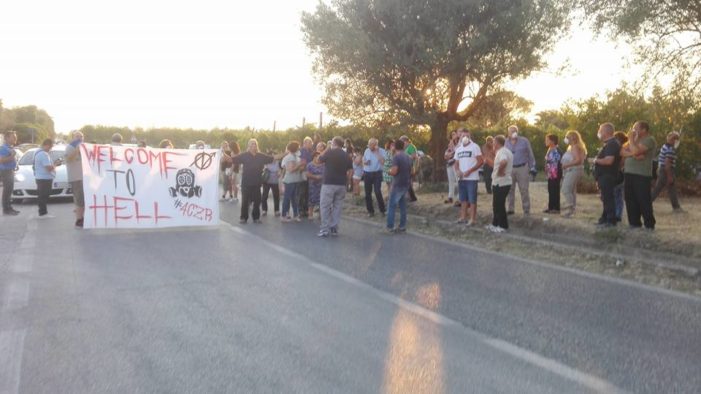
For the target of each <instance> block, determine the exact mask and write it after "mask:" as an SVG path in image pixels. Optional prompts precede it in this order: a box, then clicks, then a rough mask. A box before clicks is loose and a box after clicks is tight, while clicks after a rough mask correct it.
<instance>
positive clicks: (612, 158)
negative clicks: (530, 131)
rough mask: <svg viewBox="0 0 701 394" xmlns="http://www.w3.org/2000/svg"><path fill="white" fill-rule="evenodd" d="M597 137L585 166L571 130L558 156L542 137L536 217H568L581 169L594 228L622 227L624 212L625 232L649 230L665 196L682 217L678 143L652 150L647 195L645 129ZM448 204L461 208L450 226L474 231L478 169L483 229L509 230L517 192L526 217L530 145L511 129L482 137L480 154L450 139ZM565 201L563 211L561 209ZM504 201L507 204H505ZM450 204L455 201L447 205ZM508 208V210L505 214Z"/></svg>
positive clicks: (650, 141)
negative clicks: (595, 208) (587, 178)
mask: <svg viewBox="0 0 701 394" xmlns="http://www.w3.org/2000/svg"><path fill="white" fill-rule="evenodd" d="M597 137H598V139H599V141H601V143H602V147H601V149H600V150H599V151H598V153H597V155H596V157H592V158H589V159H587V154H588V153H587V147H586V144H585V143H584V141H583V139H582V136H581V134H580V133H579V132H578V131H576V130H570V131H568V132H567V133H566V135H565V138H564V140H563V142H564V144H565V145H566V146H567V148H566V149H565V150H564V152H563V151H561V150H560V147H559V146H560V141H559V138H558V136H556V135H554V134H548V135H547V136H546V137H545V141H544V144H545V147H546V154H545V157H544V163H545V165H544V170H545V175H546V179H547V191H548V202H547V205H546V206H545V207H544V210H543V213H546V214H561V215H562V216H563V217H564V218H571V217H573V216H574V215H575V212H576V207H577V185H578V183H579V182H580V180H581V179H582V177H583V176H584V166H585V163H586V162H587V161H588V162H589V164H590V165H591V166H592V173H593V175H594V178H595V180H596V183H597V186H598V189H599V192H600V197H601V201H602V205H603V209H602V214H601V217H600V218H599V220H598V221H597V226H600V227H603V228H605V227H612V226H616V225H617V223H619V222H621V220H622V215H623V209H624V207H625V210H626V213H627V220H628V224H629V226H630V227H631V228H642V227H644V228H646V229H648V230H653V229H654V228H655V217H654V213H653V207H652V202H653V201H654V200H655V199H656V198H657V197H658V196H659V195H660V193H661V191H662V190H664V189H665V188H666V189H667V193H668V195H669V198H670V202H671V204H672V208H673V209H674V211H675V212H681V207H680V205H679V199H678V196H677V192H676V187H675V179H676V176H675V165H676V149H677V148H678V146H679V141H680V135H679V133H677V132H670V133H669V134H668V135H667V140H666V143H665V144H664V145H663V146H662V148H661V149H660V150H659V155H658V160H657V162H658V163H659V166H658V169H657V183H656V184H655V186H654V188H653V186H652V182H653V179H654V177H653V175H654V174H653V171H654V170H653V161H654V159H655V154H656V152H657V145H656V142H655V140H654V138H653V137H652V136H651V134H650V126H649V125H648V124H647V123H646V122H643V121H639V122H636V123H635V124H634V126H633V128H632V130H631V131H630V132H629V133H624V132H621V131H618V132H617V131H615V127H614V126H613V124H611V123H604V124H602V125H601V126H600V128H599V130H598V132H597ZM444 158H445V160H446V175H447V177H448V198H447V199H446V200H445V203H446V204H453V203H454V204H455V205H456V206H460V207H461V210H460V213H459V216H458V219H457V223H459V224H465V225H467V226H472V225H474V224H475V212H476V206H477V184H478V182H479V177H478V175H477V171H478V170H479V169H480V168H481V169H482V172H483V178H484V182H485V190H486V192H487V194H491V195H492V208H493V220H492V223H491V224H490V225H488V226H487V228H488V229H489V230H490V231H493V232H504V231H506V230H507V229H508V226H509V225H508V218H507V217H508V215H513V214H514V208H515V195H516V189H517V188H518V191H519V194H520V196H521V208H522V210H523V214H524V215H525V216H528V215H529V214H530V208H531V203H530V196H529V185H530V182H531V179H532V178H533V177H534V175H535V174H536V168H535V157H534V154H533V149H532V147H531V144H530V142H529V140H528V139H527V138H525V137H523V136H522V135H519V130H518V127H517V126H509V128H508V129H507V133H506V135H497V136H488V137H487V138H486V139H485V143H484V145H483V146H482V147H480V146H479V145H478V144H477V143H475V142H474V141H473V139H472V137H471V133H470V131H469V130H467V129H464V128H461V129H458V130H456V131H454V132H453V133H451V136H450V139H449V141H448V148H447V149H446V151H445V157H444ZM561 196H564V205H561ZM507 197H508V202H507V201H506V200H507ZM456 198H457V201H454V199H456ZM507 205H508V208H507V207H506V206H507Z"/></svg>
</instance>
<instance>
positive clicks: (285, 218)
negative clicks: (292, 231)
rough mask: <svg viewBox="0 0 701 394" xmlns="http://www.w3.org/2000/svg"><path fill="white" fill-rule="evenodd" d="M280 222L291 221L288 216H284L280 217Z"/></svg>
mask: <svg viewBox="0 0 701 394" xmlns="http://www.w3.org/2000/svg"><path fill="white" fill-rule="evenodd" d="M280 221H281V222H283V223H289V222H291V221H292V219H290V217H289V216H284V217H283V218H282V219H280Z"/></svg>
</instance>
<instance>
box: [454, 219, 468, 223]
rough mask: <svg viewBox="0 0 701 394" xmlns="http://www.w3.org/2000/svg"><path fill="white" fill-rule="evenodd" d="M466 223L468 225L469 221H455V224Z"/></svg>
mask: <svg viewBox="0 0 701 394" xmlns="http://www.w3.org/2000/svg"><path fill="white" fill-rule="evenodd" d="M465 223H467V220H463V219H458V220H456V221H455V224H465Z"/></svg>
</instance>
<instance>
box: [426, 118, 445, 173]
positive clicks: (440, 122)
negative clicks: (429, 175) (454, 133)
mask: <svg viewBox="0 0 701 394" xmlns="http://www.w3.org/2000/svg"><path fill="white" fill-rule="evenodd" d="M428 145H429V150H430V154H431V157H433V180H434V181H435V182H445V181H446V180H447V179H448V177H447V174H446V172H445V158H444V157H443V155H444V154H445V150H446V149H447V148H448V120H447V119H446V118H445V117H443V116H442V115H438V118H437V119H436V121H435V122H433V124H432V125H431V139H430V140H429V144H428Z"/></svg>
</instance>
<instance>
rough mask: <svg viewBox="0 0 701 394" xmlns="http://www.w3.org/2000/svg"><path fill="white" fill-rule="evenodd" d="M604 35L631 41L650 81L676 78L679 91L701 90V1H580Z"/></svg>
mask: <svg viewBox="0 0 701 394" xmlns="http://www.w3.org/2000/svg"><path fill="white" fill-rule="evenodd" d="M578 2H579V3H580V4H581V5H582V6H583V8H584V10H585V13H586V15H588V16H589V18H590V19H592V20H593V21H594V22H595V24H596V27H597V28H598V29H599V30H600V31H608V32H610V34H611V36H612V38H614V39H619V37H624V38H627V39H628V41H629V42H630V43H631V44H633V46H634V47H635V48H636V51H637V55H638V60H639V61H640V62H642V63H643V64H646V65H647V66H649V69H648V74H647V76H648V78H649V79H650V80H653V81H654V80H655V79H656V77H657V76H658V75H660V74H666V75H673V76H674V77H675V89H676V90H690V91H698V89H699V88H701V62H700V61H701V0H578Z"/></svg>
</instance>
